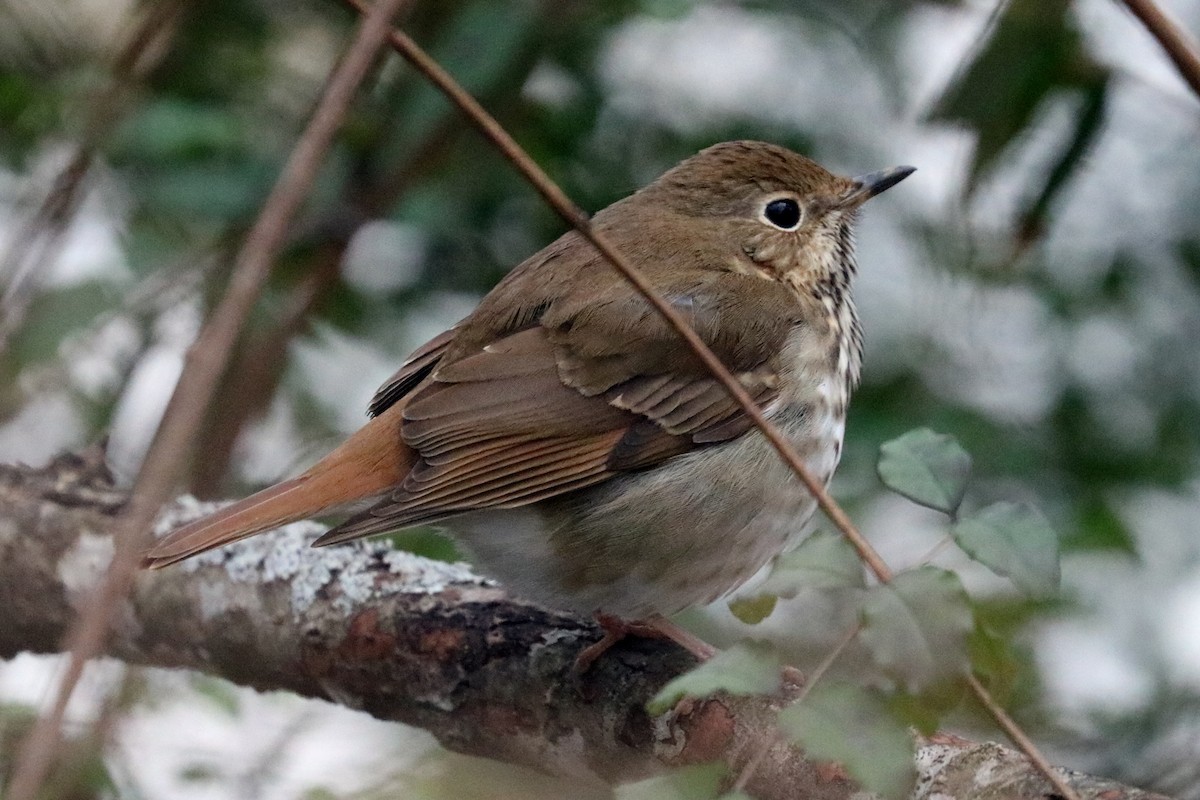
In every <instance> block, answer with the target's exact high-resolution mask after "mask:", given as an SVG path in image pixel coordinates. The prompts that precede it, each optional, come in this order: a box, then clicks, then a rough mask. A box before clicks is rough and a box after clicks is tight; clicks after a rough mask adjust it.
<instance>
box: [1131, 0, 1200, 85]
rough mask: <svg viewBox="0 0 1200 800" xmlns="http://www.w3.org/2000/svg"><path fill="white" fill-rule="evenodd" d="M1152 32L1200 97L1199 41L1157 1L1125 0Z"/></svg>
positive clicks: (1134, 13)
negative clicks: (1197, 43)
mask: <svg viewBox="0 0 1200 800" xmlns="http://www.w3.org/2000/svg"><path fill="white" fill-rule="evenodd" d="M1122 2H1123V3H1125V5H1126V7H1127V8H1128V9H1129V10H1130V12H1132V13H1133V15H1134V16H1135V17H1137V18H1138V20H1140V21H1141V23H1142V25H1144V26H1146V30H1148V31H1150V35H1151V36H1153V37H1154V38H1155V39H1157V40H1158V43H1159V44H1160V45H1161V46H1162V49H1163V50H1164V51H1165V52H1166V54H1167V57H1168V58H1169V59H1171V61H1172V63H1174V64H1175V69H1177V70H1179V74H1180V75H1182V76H1183V79H1184V80H1185V81H1187V84H1188V86H1191V87H1192V91H1193V92H1195V93H1196V96H1197V97H1200V51H1198V50H1197V47H1196V42H1195V40H1194V39H1192V37H1190V36H1188V34H1187V33H1186V32H1185V31H1184V30H1183V28H1181V27H1180V26H1179V24H1178V23H1176V22H1175V21H1174V20H1173V19H1171V18H1170V17H1169V16H1167V14H1166V12H1164V11H1163V10H1162V9H1161V8H1159V7H1158V4H1157V3H1155V2H1154V0H1122Z"/></svg>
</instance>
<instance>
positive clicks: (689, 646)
mask: <svg viewBox="0 0 1200 800" xmlns="http://www.w3.org/2000/svg"><path fill="white" fill-rule="evenodd" d="M595 619H596V624H597V625H599V626H600V628H601V630H603V631H604V635H603V636H602V637H600V641H598V642H594V643H593V644H590V645H588V646H587V647H585V648H583V650H581V651H580V652H579V655H578V656H577V657H576V658H575V673H576V674H577V675H583V674H585V673H586V672H587V671H588V670H589V669H591V668H592V665H593V664H595V663H596V660H597V659H598V658H600V656H602V655H604V654H605V653H607V652H608V651H609V650H610V649H611V648H612V646H613V645H615V644H617V643H618V642H620V641H621V640H622V639H624V638H625V637H627V636H640V637H642V638H643V639H669V640H670V641H672V642H675V643H676V644H677V645H679V646H680V647H682V648H683V649H685V650H687V651H688V652H689V653H691V654H692V655H694V656H695V657H696V660H698V661H707V660H709V659H710V658H712V657H713V656H714V655H716V653H717V650H716V648H715V647H713V646H712V645H710V644H709V643H708V642H706V641H704V640H703V639H701V638H699V637H698V636H695V635H694V634H691V633H688V632H687V631H685V630H684V629H683V628H681V627H679V626H678V625H676V624H675V623H674V622H671V621H670V620H669V619H667V618H666V617H664V616H662V615H661V614H652V615H651V616H649V617H647V618H646V619H638V620H625V619H621V618H620V617H618V616H616V615H615V614H606V613H604V612H603V611H597V612H596V614H595Z"/></svg>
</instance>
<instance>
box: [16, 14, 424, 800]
mask: <svg viewBox="0 0 1200 800" xmlns="http://www.w3.org/2000/svg"><path fill="white" fill-rule="evenodd" d="M405 2H408V0H381V2H380V3H378V4H377V5H376V6H375V7H374V8H373V9H372V10H371V11H370V13H368V14H367V15H366V16H365V19H364V20H363V21H362V24H361V25H360V26H359V28H358V31H357V32H356V34H355V37H354V40H353V42H352V43H351V44H350V46H349V48H348V50H347V53H346V55H345V57H344V58H343V59H342V61H341V63H339V64H338V66H337V68H336V69H335V71H334V73H333V75H332V76H331V77H330V80H329V83H328V84H327V85H326V87H325V91H324V93H323V94H322V96H321V99H320V100H319V102H318V103H317V107H316V109H315V110H314V111H313V115H312V118H311V120H310V121H309V123H308V126H307V128H306V129H305V131H304V133H303V134H302V135H301V137H300V140H299V141H298V142H297V143H296V146H295V148H294V149H293V150H292V153H291V155H290V156H289V158H288V161H287V164H286V165H285V166H284V168H283V171H282V173H281V174H280V176H279V180H278V181H277V182H276V183H275V186H274V187H273V189H272V190H271V194H270V196H269V197H268V198H267V200H266V202H265V203H264V205H263V209H262V212H261V213H260V214H259V216H258V219H257V220H256V221H255V223H254V227H253V228H252V229H251V230H250V232H249V233H248V234H247V236H246V240H245V244H244V245H243V247H242V251H241V253H240V255H239V257H238V259H237V261H236V265H235V269H234V273H233V276H232V278H231V280H230V283H229V287H228V289H227V291H226V293H225V296H224V297H223V298H222V299H221V302H220V304H219V305H218V306H217V308H216V309H215V310H214V312H213V315H212V318H211V319H210V320H209V322H208V324H207V325H206V326H205V327H204V330H203V331H201V333H200V336H199V337H198V338H197V339H196V342H195V343H194V344H193V345H192V347H191V348H190V349H189V351H188V354H187V364H186V366H185V369H184V371H183V374H182V375H181V376H180V379H179V383H178V384H177V385H176V387H175V391H174V393H173V394H172V396H171V401H170V403H169V404H168V406H167V410H166V413H165V414H164V416H163V420H162V423H161V425H160V426H159V428H158V431H157V433H156V434H155V437H154V441H153V443H152V444H151V446H150V450H149V452H148V453H147V454H146V458H145V461H144V462H143V464H142V468H141V470H140V471H139V473H138V477H137V481H136V482H135V484H134V489H133V495H132V497H131V499H130V503H129V507H128V510H127V511H126V513H125V514H123V515H122V518H121V520H120V521H119V523H118V525H117V528H116V533H115V534H114V539H115V543H116V552H115V553H114V555H113V560H112V563H111V565H110V566H109V569H108V572H107V573H106V574H105V577H104V580H103V582H102V583H101V585H100V586H99V587H98V588H97V590H96V593H95V595H94V597H93V599H92V601H91V602H90V603H88V604H87V605H86V606H85V608H84V611H83V612H82V613H81V615H80V617H79V618H78V619H77V620H76V621H75V623H74V624H73V625H72V628H71V631H70V633H69V634H68V636H67V643H68V647H69V649H70V659H69V661H68V664H67V669H66V671H65V673H64V675H63V677H62V679H61V681H60V683H59V686H58V691H57V694H56V696H55V700H54V704H53V706H52V707H51V709H50V710H49V712H48V713H46V714H44V715H43V716H42V717H40V718H39V719H38V721H37V723H36V724H35V725H34V727H33V730H32V731H31V732H30V734H29V736H28V738H27V739H26V740H25V742H24V743H23V746H22V748H21V752H20V754H19V756H18V759H17V763H16V768H15V770H14V775H13V779H12V783H11V784H10V786H9V792H8V798H9V800H33V798H34V797H36V796H37V793H38V791H39V789H40V787H41V785H42V783H43V781H44V780H45V776H46V774H47V772H48V771H49V768H50V765H51V764H52V763H53V761H54V759H55V757H56V753H57V750H58V746H59V742H60V741H61V733H62V731H61V729H62V720H63V712H64V711H65V709H66V705H67V701H68V700H69V699H70V697H71V695H72V693H73V692H74V689H75V686H76V685H77V683H78V682H79V678H80V676H81V674H82V673H83V668H84V666H85V665H86V663H87V662H88V660H89V659H91V658H92V657H94V656H95V655H97V654H99V653H100V652H101V650H102V648H103V646H104V643H105V642H106V641H107V638H108V635H109V630H110V627H111V625H112V620H113V617H114V616H115V614H116V609H117V608H118V607H119V606H120V601H121V599H122V598H124V597H125V596H126V595H127V594H128V592H129V589H130V586H131V585H132V582H133V576H134V574H135V573H136V571H137V564H138V558H139V556H140V554H141V551H142V549H143V547H144V543H145V541H146V540H147V539H148V538H149V535H150V525H151V523H152V522H153V520H154V516H155V514H156V513H157V511H158V509H159V507H160V506H162V505H163V503H164V502H166V500H167V498H168V496H169V494H170V491H171V487H172V486H174V484H175V481H176V479H177V476H178V475H179V474H180V472H181V469H182V465H183V461H184V457H185V454H186V453H187V452H188V450H189V447H190V445H191V443H192V441H193V440H194V439H195V435H196V431H197V429H198V428H199V425H200V422H201V420H202V419H203V416H204V412H205V410H206V408H207V406H208V401H209V398H210V397H211V396H212V393H213V389H214V388H215V386H216V384H217V381H218V380H219V379H220V377H221V374H222V373H223V371H224V369H225V365H226V363H227V362H228V360H229V355H230V352H231V351H232V350H233V345H234V343H235V341H236V339H237V337H238V334H239V332H240V331H241V329H242V327H243V326H244V324H245V321H246V319H247V318H248V317H249V315H250V311H251V310H252V308H253V307H254V304H255V302H256V301H257V299H258V296H259V294H261V291H262V288H263V286H264V285H265V284H266V281H267V278H268V276H269V275H270V272H271V266H272V261H273V259H274V257H275V254H276V253H277V252H278V250H279V247H280V245H281V243H282V242H283V239H284V236H285V234H286V233H287V229H288V225H289V223H290V222H291V220H292V218H293V217H294V216H295V214H296V212H297V211H298V210H299V208H300V206H301V205H302V204H303V203H304V201H305V199H306V197H307V196H308V192H309V189H310V187H311V186H312V183H313V180H314V179H315V177H316V174H317V171H318V170H319V169H320V166H321V164H322V162H323V161H324V159H325V155H326V153H327V152H328V151H329V148H330V145H331V144H332V142H333V137H334V135H335V134H336V133H337V131H338V129H339V128H340V127H341V124H342V122H343V120H344V119H345V117H346V112H347V110H348V109H349V107H350V103H351V101H352V100H353V99H354V96H355V94H356V92H357V89H358V86H359V84H361V83H362V81H363V79H364V77H365V76H366V75H367V72H368V70H369V69H370V67H371V65H372V64H373V63H374V61H375V59H376V56H377V54H378V52H379V50H380V48H381V47H382V45H383V43H384V41H385V40H386V38H387V35H388V31H389V30H390V29H391V19H392V17H393V16H395V14H396V13H397V11H398V10H399V8H400V7H401V6H402V5H403V4H404V3H405Z"/></svg>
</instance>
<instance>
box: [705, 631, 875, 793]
mask: <svg viewBox="0 0 1200 800" xmlns="http://www.w3.org/2000/svg"><path fill="white" fill-rule="evenodd" d="M862 629H863V624H862V623H861V622H856V623H854V624H853V625H851V626H850V628H849V629H848V630H847V631H846V632H845V633H843V634H842V638H841V639H838V643H837V644H835V645H834V646H833V648H832V649H831V650H830V651H829V652H828V653H826V654H825V657H824V658H822V659H821V663H819V664H817V666H816V667H815V668H814V669H813V671H812V672H810V673H808V675H806V676H805V677H804V685H803V686H801V687H800V692H799V693H798V694H797V695H796V697H795V698H794V699H793V700H792V703H793V704H795V703H802V702H804V698H806V697H808V695H809V694H810V693H811V692H812V690H813V687H814V686H816V685H817V682H818V681H820V680H821V678H823V677H825V673H826V672H828V671H829V668H830V667H832V666H833V662H835V661H837V660H838V658H840V657H841V655H842V653H844V652H846V648H847V647H849V646H850V643H851V642H853V641H854V639H855V637H857V636H858V634H859V633H860V632H861V631H862ZM771 744H772V743H771V742H770V740H768V741H766V742H764V743H763V745H762V746H761V748H760V749H759V751H758V752H757V753H755V754H754V757H753V758H751V759H750V760H749V761H747V762H746V766H744V767H743V768H742V771H741V772H740V773H738V777H737V780H736V781H734V782H733V786H731V787H730V788H729V791H731V792H740V791H743V790H744V789H745V788H746V786H747V785H748V784H749V783H750V779H751V778H753V777H754V773H755V771H756V770H757V769H758V768H759V766H760V765H761V764H762V762H763V759H764V758H766V757H767V753H768V752H770V750H771Z"/></svg>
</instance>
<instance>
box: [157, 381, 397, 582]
mask: <svg viewBox="0 0 1200 800" xmlns="http://www.w3.org/2000/svg"><path fill="white" fill-rule="evenodd" d="M403 405H404V404H403V403H398V404H396V405H394V406H392V407H390V408H388V409H387V411H385V412H384V413H382V414H380V415H379V416H378V417H375V418H374V419H372V420H371V421H370V422H368V423H367V424H366V425H364V426H363V427H362V428H360V429H359V430H358V432H357V433H355V434H354V435H353V436H351V437H350V438H349V439H347V440H346V441H345V442H344V443H343V444H342V445H341V446H340V447H338V448H337V449H336V450H334V451H333V452H332V453H330V454H329V455H327V456H325V458H323V459H321V460H320V461H319V462H317V463H316V464H315V465H314V466H313V467H312V468H311V469H309V470H308V471H307V472H305V473H304V474H303V475H300V476H299V477H296V478H291V479H289V480H286V481H283V482H282V483H278V484H276V485H274V486H271V487H269V488H266V489H263V490H262V491H260V492H258V493H257V494H253V495H251V496H250V497H247V498H246V499H245V500H239V501H238V502H236V503H234V504H233V505H230V506H226V507H225V508H222V509H221V510H219V511H217V512H215V513H213V514H210V515H208V516H207V517H203V518H201V519H198V520H196V521H195V522H190V523H188V524H186V525H184V526H183V527H181V528H178V529H176V530H174V531H172V532H171V533H169V534H167V535H166V536H165V537H163V538H162V539H160V540H159V541H158V542H157V543H155V545H154V546H153V547H152V548H150V550H149V551H148V552H147V553H146V555H145V556H144V557H143V560H142V563H143V565H144V566H146V567H149V568H151V569H155V568H158V567H165V566H167V565H168V564H174V563H175V562H177V561H182V560H183V559H185V558H188V557H190V556H194V555H196V554H198V553H203V552H204V551H206V550H211V549H213V548H214V547H220V546H221V545H225V544H229V543H230V542H236V541H238V540H240V539H245V538H246V537H248V536H253V535H254V534H256V533H262V532H263V531H267V530H271V529H272V528H278V527H279V526H281V525H286V524H287V523H289V522H296V521H297V520H301V519H308V518H309V517H314V516H316V515H318V514H321V513H323V512H327V511H334V510H337V509H340V508H345V507H348V506H354V505H357V504H359V503H361V502H362V501H363V500H373V499H377V498H380V497H382V496H384V495H385V494H386V493H387V492H389V491H390V490H392V489H394V488H395V487H397V486H399V485H400V484H401V483H402V482H403V481H404V478H405V477H407V475H408V473H409V470H411V469H412V467H413V465H414V464H415V463H416V459H417V456H416V454H415V453H414V452H413V451H412V450H411V449H409V448H408V447H407V446H406V445H405V444H404V442H403V440H402V439H401V436H400V424H401V422H402V421H403V417H402V412H403Z"/></svg>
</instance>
